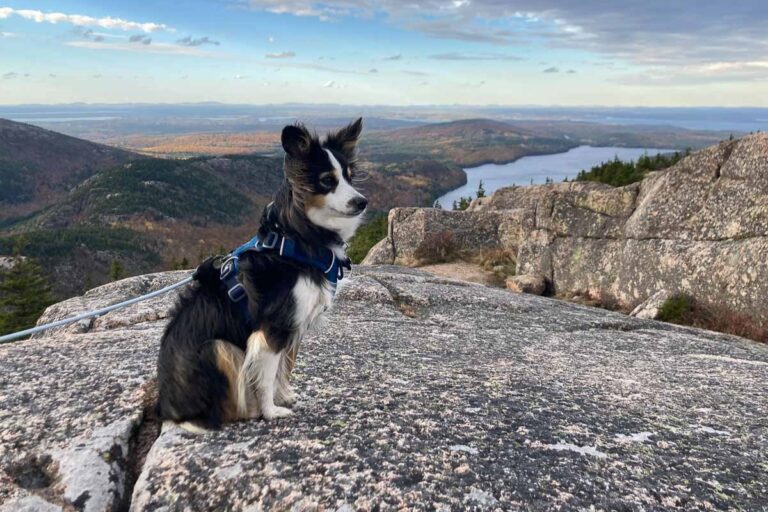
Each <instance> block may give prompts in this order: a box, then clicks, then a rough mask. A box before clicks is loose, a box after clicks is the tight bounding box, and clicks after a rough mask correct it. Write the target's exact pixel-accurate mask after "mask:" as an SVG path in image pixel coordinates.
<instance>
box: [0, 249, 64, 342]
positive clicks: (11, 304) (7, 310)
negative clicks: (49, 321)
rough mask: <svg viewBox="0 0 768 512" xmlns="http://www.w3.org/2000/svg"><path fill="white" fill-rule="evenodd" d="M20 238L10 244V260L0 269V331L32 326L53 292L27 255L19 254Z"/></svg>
mask: <svg viewBox="0 0 768 512" xmlns="http://www.w3.org/2000/svg"><path fill="white" fill-rule="evenodd" d="M23 244H24V242H23V239H19V241H18V242H17V244H16V247H15V248H14V251H13V255H14V257H15V261H14V264H13V266H12V267H11V268H9V269H7V270H3V271H1V272H0V334H8V333H11V332H16V331H20V330H22V329H28V328H29V327H33V326H34V325H35V322H36V321H37V319H38V318H39V317H40V315H41V314H42V313H43V311H44V310H45V308H46V307H48V306H50V305H51V304H53V302H54V300H53V295H52V293H51V286H50V284H49V283H48V280H47V279H46V278H45V276H44V275H43V269H42V268H41V267H40V265H38V264H37V263H36V262H35V261H34V260H32V259H31V258H24V257H22V256H21V251H22V248H23Z"/></svg>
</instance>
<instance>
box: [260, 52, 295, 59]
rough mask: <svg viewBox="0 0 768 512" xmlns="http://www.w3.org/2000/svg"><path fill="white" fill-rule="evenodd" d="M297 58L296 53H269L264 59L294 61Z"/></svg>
mask: <svg viewBox="0 0 768 512" xmlns="http://www.w3.org/2000/svg"><path fill="white" fill-rule="evenodd" d="M295 56H296V53H295V52H280V53H268V54H266V55H265V56H264V57H266V58H267V59H292V58H294V57H295Z"/></svg>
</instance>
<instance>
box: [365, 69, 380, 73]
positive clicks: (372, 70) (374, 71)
mask: <svg viewBox="0 0 768 512" xmlns="http://www.w3.org/2000/svg"><path fill="white" fill-rule="evenodd" d="M368 72H369V73H378V72H379V70H378V69H376V68H371V69H369V70H368Z"/></svg>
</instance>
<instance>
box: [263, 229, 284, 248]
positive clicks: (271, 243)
mask: <svg viewBox="0 0 768 512" xmlns="http://www.w3.org/2000/svg"><path fill="white" fill-rule="evenodd" d="M279 240H280V235H278V234H277V233H275V232H274V231H270V232H269V233H267V238H265V239H264V240H259V246H260V247H261V248H262V249H274V248H275V247H277V242H278V241H279Z"/></svg>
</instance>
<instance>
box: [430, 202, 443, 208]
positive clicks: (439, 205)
mask: <svg viewBox="0 0 768 512" xmlns="http://www.w3.org/2000/svg"><path fill="white" fill-rule="evenodd" d="M432 208H437V209H438V210H442V209H443V205H441V204H440V201H437V200H435V203H434V204H433V205H432Z"/></svg>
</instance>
